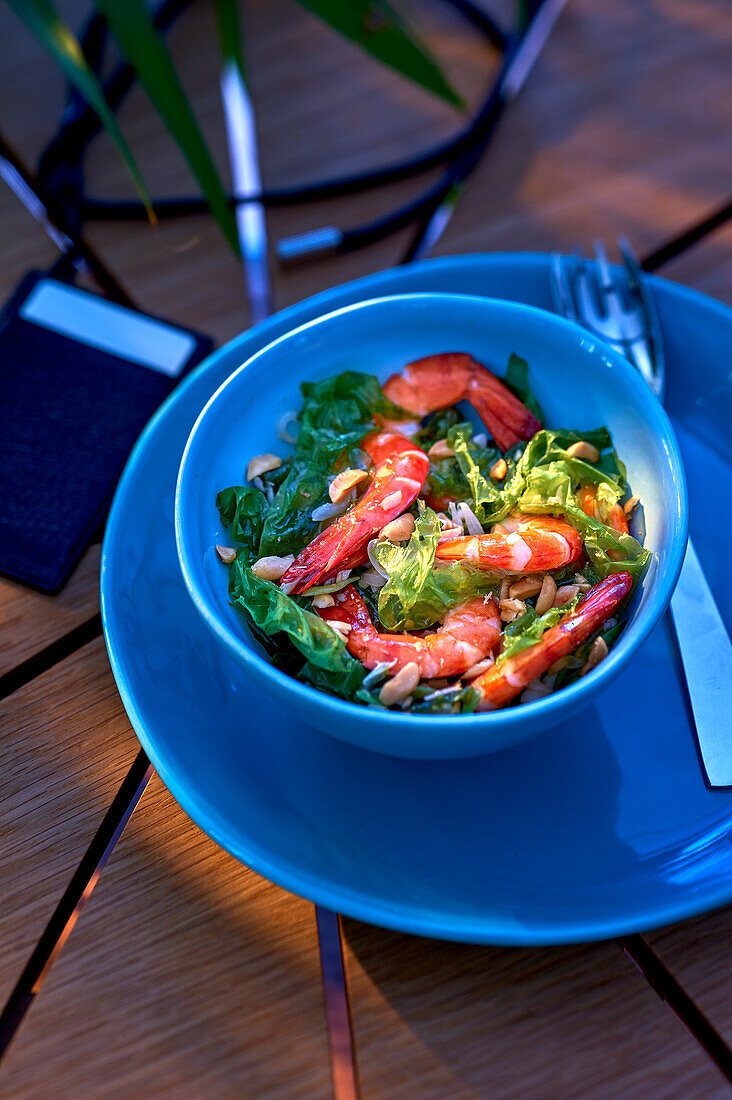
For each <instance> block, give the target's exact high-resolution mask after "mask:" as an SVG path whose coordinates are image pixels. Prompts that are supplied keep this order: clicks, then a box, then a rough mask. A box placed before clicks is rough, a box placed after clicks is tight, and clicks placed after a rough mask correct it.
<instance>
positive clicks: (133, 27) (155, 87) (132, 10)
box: [95, 0, 239, 255]
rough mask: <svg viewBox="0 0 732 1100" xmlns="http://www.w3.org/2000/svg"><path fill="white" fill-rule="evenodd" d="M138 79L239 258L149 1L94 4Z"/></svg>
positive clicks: (230, 219)
mask: <svg viewBox="0 0 732 1100" xmlns="http://www.w3.org/2000/svg"><path fill="white" fill-rule="evenodd" d="M95 4H96V7H97V8H98V9H99V10H100V11H101V12H102V13H103V14H104V15H105V16H106V18H107V21H108V23H109V27H110V30H111V31H112V34H113V35H114V37H115V38H116V40H117V44H118V45H119V47H120V49H121V51H122V53H123V54H124V56H125V57H126V58H127V60H128V61H129V63H130V64H131V65H132V67H133V69H134V70H135V72H136V73H137V77H138V79H139V81H140V83H141V84H142V86H143V87H144V89H145V91H146V92H147V94H148V96H149V97H150V99H151V100H152V102H153V104H154V106H155V108H156V110H157V111H158V114H159V115H160V117H161V118H162V120H163V122H164V123H165V125H166V126H167V128H168V130H169V132H170V133H171V135H172V136H173V138H174V139H175V141H176V142H177V144H178V146H179V148H180V150H181V152H182V153H183V155H184V156H185V158H186V160H187V162H188V165H189V166H190V169H191V171H192V172H193V175H194V176H195V178H196V179H197V180H198V183H199V185H200V187H201V190H202V191H203V193H204V195H205V196H206V199H207V201H208V204H209V207H210V210H211V213H212V214H213V216H214V218H215V219H216V221H217V222H218V224H219V226H220V227H221V230H222V231H223V233H224V234H225V236H226V238H227V240H228V241H229V244H230V245H231V247H232V248H233V249H234V251H235V252H236V253H237V255H238V254H239V242H238V237H237V232H236V222H235V219H234V213H233V211H232V209H231V207H230V205H229V200H228V198H227V196H226V193H225V191H224V188H223V186H222V183H221V180H220V178H219V174H218V172H217V170H216V166H215V165H214V162H213V160H212V158H211V154H210V153H209V151H208V147H207V146H206V143H205V141H204V139H203V136H202V134H201V131H200V130H199V128H198V123H197V122H196V119H195V116H194V114H193V111H192V110H191V107H190V104H189V103H188V99H187V98H186V94H185V92H184V91H183V87H182V85H181V83H180V80H179V79H178V74H177V72H176V70H175V67H174V65H173V62H172V60H171V57H170V54H169V53H168V50H167V47H166V45H165V43H164V41H163V39H162V37H161V36H160V35H159V34H158V32H157V30H156V29H155V25H154V23H153V21H152V18H151V16H150V12H149V11H148V9H147V7H146V5H145V3H144V0H95Z"/></svg>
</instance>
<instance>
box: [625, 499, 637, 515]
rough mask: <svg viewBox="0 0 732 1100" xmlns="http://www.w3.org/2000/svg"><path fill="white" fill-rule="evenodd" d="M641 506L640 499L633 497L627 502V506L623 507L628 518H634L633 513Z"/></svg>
mask: <svg viewBox="0 0 732 1100" xmlns="http://www.w3.org/2000/svg"><path fill="white" fill-rule="evenodd" d="M639 504H640V501H639V499H638V497H631V498H630V500H626V502H625V504H624V505H623V511H624V512H625V515H626V517H629V516H632V515H633V512H634V511H635V510H636V508H637V507H638V505H639Z"/></svg>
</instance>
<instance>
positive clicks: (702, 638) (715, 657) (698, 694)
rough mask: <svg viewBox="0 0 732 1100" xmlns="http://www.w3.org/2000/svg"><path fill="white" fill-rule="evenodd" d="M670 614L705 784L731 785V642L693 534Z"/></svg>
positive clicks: (715, 786) (711, 785)
mask: <svg viewBox="0 0 732 1100" xmlns="http://www.w3.org/2000/svg"><path fill="white" fill-rule="evenodd" d="M671 614H672V616H673V620H674V625H675V627H676V637H677V638H678V642H679V650H680V651H681V663H682V666H683V669H684V676H685V678H686V688H687V691H688V692H689V699H690V701H691V709H692V712H693V716H694V722H695V725H696V733H697V741H698V742H699V749H700V754H701V758H702V764H703V766H704V771H705V773H706V776H705V778H706V781H707V785H708V786H709V787H712V788H718V787H732V642H731V641H730V637H729V634H728V633H727V631H726V629H725V626H724V623H723V622H722V616H721V615H720V613H719V608H718V607H717V604H716V602H715V600H714V596H713V595H712V592H711V589H710V588H709V583H708V581H707V578H706V576H705V575H704V570H703V569H702V567H701V563H700V561H699V558H698V556H697V553H696V550H695V548H694V544H693V543H692V541H691V539H689V541H688V543H687V546H686V554H685V556H684V561H683V564H682V566H681V573H680V575H679V582H678V584H677V585H676V591H675V592H674V594H673V596H672V597H671Z"/></svg>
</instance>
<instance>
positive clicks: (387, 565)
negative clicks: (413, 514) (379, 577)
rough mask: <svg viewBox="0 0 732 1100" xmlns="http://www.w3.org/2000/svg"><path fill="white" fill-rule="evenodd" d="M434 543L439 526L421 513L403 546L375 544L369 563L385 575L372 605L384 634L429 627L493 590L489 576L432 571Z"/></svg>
mask: <svg viewBox="0 0 732 1100" xmlns="http://www.w3.org/2000/svg"><path fill="white" fill-rule="evenodd" d="M439 537H440V521H439V520H438V518H437V516H436V515H435V513H434V512H433V510H432V509H431V508H425V509H424V511H423V512H422V514H421V515H420V516H418V517H417V520H416V524H415V530H414V534H413V535H412V537H411V538H410V540H409V542H407V543H404V544H399V545H394V544H392V543H390V542H379V543H377V544H376V546H375V547H374V550H373V554H374V557H375V558H376V560H377V561H378V563H379V565H381V566H382V567H383V568H384V569H385V570H386V571H387V573H388V574H389V580H388V581H387V583H386V584H385V585H384V586H383V588H381V589H380V591H379V604H378V608H379V615H378V617H379V622H380V623H381V626H382V628H383V629H384V630H386V631H388V632H389V633H396V632H399V631H402V632H403V631H405V630H422V629H424V628H426V627H429V626H432V625H433V624H434V623H436V622H437V621H438V620H440V619H442V618H443V616H444V615H445V614H446V612H447V611H449V610H450V609H451V608H452V607H457V606H458V605H459V604H461V603H465V602H466V601H467V600H471V599H473V598H474V597H475V596H478V595H480V594H481V593H483V592H487V591H488V590H489V589H490V588H494V587H496V585H497V583H498V580H497V578H496V577H495V576H494V575H493V574H491V573H489V572H488V571H486V570H479V569H473V568H472V567H471V566H469V565H463V564H462V563H461V562H450V563H445V564H444V565H443V564H439V565H438V567H437V568H434V565H435V550H436V548H437V542H438V539H439Z"/></svg>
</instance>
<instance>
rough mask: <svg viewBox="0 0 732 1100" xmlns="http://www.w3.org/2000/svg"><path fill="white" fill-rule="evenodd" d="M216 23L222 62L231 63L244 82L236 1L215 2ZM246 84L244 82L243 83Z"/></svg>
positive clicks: (217, 0)
mask: <svg viewBox="0 0 732 1100" xmlns="http://www.w3.org/2000/svg"><path fill="white" fill-rule="evenodd" d="M216 21H217V23H218V27H219V41H220V43H221V53H222V56H223V58H224V61H232V62H233V63H234V65H236V67H237V69H238V70H239V74H240V76H241V78H242V80H244V57H243V54H242V52H241V31H240V29H239V13H238V11H237V0H216ZM245 83H246V81H245Z"/></svg>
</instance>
